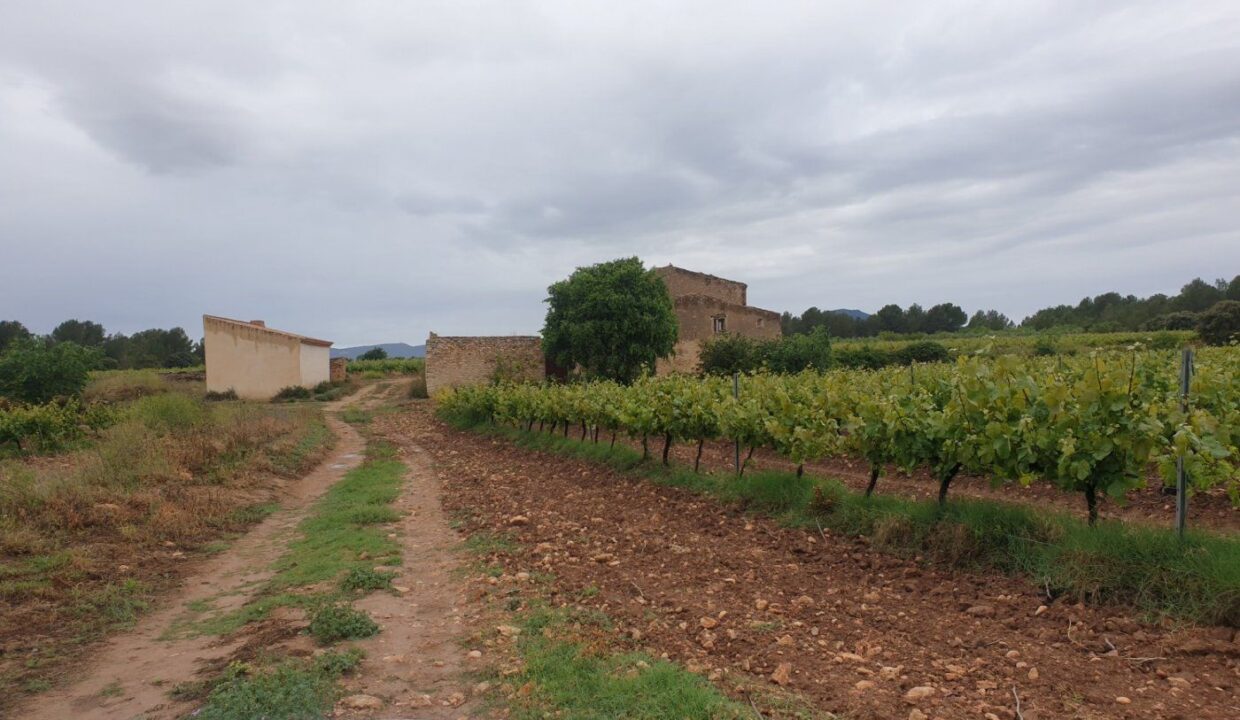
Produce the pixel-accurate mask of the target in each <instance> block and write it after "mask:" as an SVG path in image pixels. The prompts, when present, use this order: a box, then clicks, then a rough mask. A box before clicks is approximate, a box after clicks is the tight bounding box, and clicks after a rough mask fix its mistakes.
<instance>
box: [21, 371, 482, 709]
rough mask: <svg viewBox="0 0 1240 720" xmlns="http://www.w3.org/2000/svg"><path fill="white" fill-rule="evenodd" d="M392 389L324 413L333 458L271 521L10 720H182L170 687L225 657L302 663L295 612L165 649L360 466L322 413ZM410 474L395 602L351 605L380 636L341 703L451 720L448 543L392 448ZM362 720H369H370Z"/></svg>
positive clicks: (430, 484) (409, 450)
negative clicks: (262, 656) (356, 698)
mask: <svg viewBox="0 0 1240 720" xmlns="http://www.w3.org/2000/svg"><path fill="white" fill-rule="evenodd" d="M393 389H394V388H392V387H389V386H385V385H382V384H381V385H373V386H368V387H367V388H365V389H363V391H362V392H361V393H360V394H359V395H356V396H354V397H349V398H345V399H344V400H341V401H339V402H337V403H333V404H332V405H330V406H328V410H329V413H328V416H327V420H328V423H329V426H330V427H331V429H332V431H333V432H334V433H335V434H336V436H337V438H338V441H337V445H336V449H335V450H334V451H333V453H332V455H331V456H330V457H329V458H328V459H327V460H326V461H325V462H323V463H322V464H321V465H320V466H319V467H318V468H317V469H316V470H314V471H313V472H312V473H310V474H309V475H307V476H305V477H303V478H301V479H300V480H298V481H296V482H295V483H293V484H291V485H290V486H289V487H288V488H287V490H286V495H285V498H284V500H283V502H282V507H281V509H280V510H279V511H277V512H276V513H275V514H273V515H272V516H271V517H269V518H267V519H266V520H265V521H263V522H262V523H260V524H259V525H257V526H255V527H254V528H253V529H252V530H251V531H250V532H249V533H247V534H246V535H245V536H244V537H242V538H240V539H238V540H237V541H236V542H235V543H233V545H232V546H230V547H229V548H228V549H227V550H225V551H224V552H222V553H220V554H219V555H217V556H215V557H213V558H211V559H209V560H207V561H205V562H203V563H202V564H201V566H200V567H198V568H197V569H196V571H195V572H193V574H192V575H191V576H190V577H188V578H187V579H186V580H185V582H184V585H183V588H182V590H181V591H180V592H179V593H177V594H176V595H175V596H173V597H169V598H167V599H166V600H165V601H164V602H162V603H161V606H160V608H159V609H157V610H156V611H155V612H153V613H151V614H150V615H148V616H146V617H145V618H143V619H142V620H141V621H140V622H139V623H138V625H137V626H136V627H135V628H134V629H133V630H131V631H128V632H124V633H121V634H118V635H116V636H114V637H113V638H111V639H110V640H108V641H107V642H105V643H103V644H102V646H101V647H99V648H98V649H97V650H95V651H94V652H93V653H92V654H91V659H90V660H89V661H88V662H87V663H86V664H85V665H84V666H83V667H82V668H81V670H80V672H79V673H78V677H77V679H76V680H75V681H73V682H72V683H71V684H69V685H67V686H66V687H63V688H60V689H57V690H54V691H52V692H48V693H46V694H43V695H41V696H39V697H37V698H33V699H31V700H30V701H29V702H27V703H26V706H25V707H23V708H20V709H18V710H17V711H15V713H14V714H13V715H12V717H14V718H18V717H20V718H23V719H25V718H30V719H32V720H40V719H43V718H46V719H47V720H64V719H65V718H74V719H75V720H79V719H80V720H104V719H108V720H111V719H124V720H129V719H130V718H143V719H144V720H157V719H164V718H176V717H183V716H185V715H187V714H189V713H192V712H193V710H194V709H195V708H196V707H197V706H198V705H200V704H201V702H184V701H177V700H174V699H172V698H171V697H170V695H169V691H170V690H171V689H172V688H173V687H175V686H176V685H177V684H178V683H185V682H191V681H195V680H201V679H204V678H209V677H212V676H213V675H214V674H216V673H218V672H219V671H220V669H221V668H222V667H223V666H224V665H226V664H227V662H228V661H229V660H230V659H232V658H236V657H253V656H254V655H255V654H256V653H260V652H270V651H276V652H277V654H279V653H284V654H291V655H306V654H310V653H312V652H313V651H314V646H313V643H312V642H311V641H310V640H309V638H307V637H306V636H304V635H302V634H300V632H299V631H300V630H302V629H303V628H304V626H305V620H304V618H303V617H302V616H301V613H299V612H283V611H278V612H277V613H276V614H275V615H274V616H273V617H272V618H270V619H268V620H264V621H262V622H259V623H255V624H254V625H251V626H247V627H246V628H243V629H242V630H240V631H238V632H237V633H234V634H233V635H231V636H229V637H226V638H219V637H215V636H210V635H200V636H196V637H176V634H177V633H176V631H177V629H178V627H179V623H181V622H182V621H184V620H187V619H190V618H193V617H195V613H194V612H193V611H192V609H191V607H192V606H194V605H195V604H200V603H204V602H209V603H210V604H211V606H212V607H213V608H214V609H216V610H229V609H235V608H238V607H241V606H242V605H243V604H245V603H246V602H247V601H249V600H251V599H252V598H253V597H254V596H255V594H256V593H257V592H258V591H259V589H260V588H261V587H262V584H263V582H264V581H265V580H267V579H268V578H270V577H271V575H272V563H273V562H274V561H275V560H276V559H277V558H278V557H280V555H281V554H282V553H283V552H284V548H285V546H286V545H287V543H288V542H289V540H290V539H292V538H293V537H294V536H295V528H296V527H297V524H298V523H299V522H300V521H301V520H302V519H303V518H304V517H305V516H306V513H307V512H308V510H309V509H310V506H311V504H312V502H313V501H314V500H315V499H317V498H318V497H319V496H321V495H322V494H323V493H324V492H325V491H326V490H327V489H328V488H329V487H331V486H332V484H333V483H335V482H337V481H338V480H340V479H341V478H342V477H343V476H344V474H345V473H346V472H348V471H349V470H350V469H352V468H354V467H356V466H357V465H359V464H360V463H361V462H362V460H363V452H364V450H365V441H364V440H363V438H362V437H361V435H359V434H358V432H357V431H356V430H354V429H353V428H352V427H350V426H349V425H347V424H345V423H343V422H341V421H340V420H338V419H336V418H335V417H334V416H333V415H332V414H331V413H332V412H334V411H337V410H340V409H342V408H344V407H346V406H353V405H358V406H362V407H366V406H373V405H374V404H376V403H377V402H380V401H382V400H383V399H384V398H383V396H384V395H386V394H388V393H390V392H391V391H392V390H393ZM401 455H402V460H404V461H405V462H406V463H407V464H408V465H409V468H410V473H409V476H408V481H407V482H406V484H405V487H404V489H403V491H402V495H401V496H400V498H398V499H397V501H396V506H397V507H398V508H399V509H401V510H403V511H405V512H404V517H403V519H402V520H401V521H400V522H399V523H397V525H396V526H395V527H393V528H392V531H393V532H395V533H397V534H399V536H400V537H401V539H402V542H403V543H404V546H405V547H404V558H405V564H404V566H403V567H402V568H401V575H400V577H399V579H398V580H397V583H396V584H397V586H398V587H399V588H400V590H399V591H398V592H397V593H385V592H379V593H374V594H372V595H370V596H368V597H366V598H363V599H362V600H360V601H358V602H357V603H356V606H357V607H359V608H363V609H365V610H367V611H368V612H369V613H371V614H372V616H373V617H374V619H375V620H376V621H377V622H378V623H379V624H380V625H381V626H382V627H383V632H381V633H380V634H379V635H377V636H376V637H374V638H371V639H369V640H366V641H362V642H360V643H357V644H358V645H359V646H361V647H363V648H364V649H365V650H366V651H367V654H368V659H367V660H366V661H365V662H364V663H363V665H362V667H361V668H360V669H359V671H358V672H357V674H356V675H354V676H352V677H350V678H348V679H347V683H346V684H347V689H348V692H351V693H368V694H373V695H376V696H379V697H381V698H383V699H384V700H385V701H386V702H387V704H388V708H387V710H388V711H390V712H391V713H398V714H402V715H404V714H407V713H409V712H410V711H412V710H413V709H416V712H417V716H418V717H426V718H438V717H448V718H455V717H458V716H459V715H460V713H461V710H462V708H459V707H458V706H460V705H461V703H460V702H458V700H457V698H456V697H455V696H456V695H458V694H460V693H459V690H458V689H457V688H456V686H455V685H454V684H453V683H452V682H451V681H452V680H453V679H454V678H456V677H457V675H458V674H459V669H460V666H461V663H462V662H463V661H462V660H461V659H460V658H461V655H462V654H463V651H461V650H460V649H459V648H458V647H456V646H455V644H454V640H453V639H454V638H455V637H456V636H457V635H458V634H459V633H460V624H461V623H462V619H461V616H460V612H461V611H460V605H461V602H460V592H461V591H460V587H459V583H458V582H456V581H455V580H454V578H453V577H452V576H451V574H450V570H451V567H452V566H453V564H454V563H455V560H456V558H455V556H454V555H453V553H452V550H453V549H454V547H455V546H456V545H457V544H458V543H459V540H458V539H457V537H456V535H455V534H454V533H453V532H452V531H451V530H450V529H449V528H448V526H447V522H446V520H445V519H444V517H443V514H442V512H441V511H440V509H439V503H438V494H439V487H438V484H437V482H436V476H435V474H434V473H433V471H432V470H431V468H430V463H429V461H428V460H427V459H425V457H424V454H423V453H421V451H420V450H419V449H418V448H417V447H416V446H413V445H411V444H408V443H405V444H402V448H401ZM339 715H340V716H348V715H349V713H348V711H346V710H344V709H342V710H341V712H340V714H339ZM367 716H370V715H369V714H368V715H367Z"/></svg>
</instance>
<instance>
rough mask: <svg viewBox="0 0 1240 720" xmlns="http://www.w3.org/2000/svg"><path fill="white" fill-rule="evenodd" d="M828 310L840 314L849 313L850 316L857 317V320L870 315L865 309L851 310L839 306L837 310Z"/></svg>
mask: <svg viewBox="0 0 1240 720" xmlns="http://www.w3.org/2000/svg"><path fill="white" fill-rule="evenodd" d="M827 312H832V313H838V314H840V315H847V316H848V317H851V318H855V319H857V320H865V319H866V318H868V317H869V316H870V314H869V313H868V312H865V311H863V310H849V309H848V308H837V309H835V310H828V311H827Z"/></svg>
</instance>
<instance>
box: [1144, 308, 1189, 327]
mask: <svg viewBox="0 0 1240 720" xmlns="http://www.w3.org/2000/svg"><path fill="white" fill-rule="evenodd" d="M1200 318H1201V316H1200V315H1199V314H1197V313H1195V312H1173V313H1167V314H1166V315H1159V316H1158V317H1156V318H1154V319H1153V320H1147V321H1146V322H1145V323H1144V324H1143V325H1142V326H1141V328H1142V329H1143V330H1192V329H1194V328H1196V327H1197V321H1198V320H1199V319H1200Z"/></svg>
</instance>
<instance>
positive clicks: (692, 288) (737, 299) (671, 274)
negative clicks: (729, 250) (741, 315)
mask: <svg viewBox="0 0 1240 720" xmlns="http://www.w3.org/2000/svg"><path fill="white" fill-rule="evenodd" d="M654 272H655V274H656V275H658V276H659V277H661V278H663V284H664V285H666V286H667V293H668V294H669V295H671V296H672V299H673V300H675V299H676V298H679V297H682V296H686V295H704V296H706V297H711V298H715V299H717V300H721V301H723V302H727V303H732V304H733V305H746V304H748V301H747V300H746V287H747V286H746V285H745V283H743V282H736V281H735V280H725V279H724V278H721V277H715V276H714V275H707V274H706V273H700V272H694V271H692V270H685V269H684V268H678V267H676V266H675V265H665V266H664V267H660V268H655V269H654Z"/></svg>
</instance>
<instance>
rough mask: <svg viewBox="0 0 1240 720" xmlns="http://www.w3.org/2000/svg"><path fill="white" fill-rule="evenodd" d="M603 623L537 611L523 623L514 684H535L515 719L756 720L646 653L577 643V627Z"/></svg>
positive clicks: (695, 678) (707, 686) (515, 710)
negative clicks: (608, 651) (615, 651)
mask: <svg viewBox="0 0 1240 720" xmlns="http://www.w3.org/2000/svg"><path fill="white" fill-rule="evenodd" d="M597 620H599V619H598V618H592V617H581V616H579V615H572V616H570V615H568V614H566V613H564V612H552V611H539V612H535V613H532V614H531V615H529V616H526V617H525V618H523V619H522V620H521V624H522V627H523V632H522V633H521V635H520V640H519V642H518V650H519V652H520V654H521V657H522V659H523V660H524V664H523V669H522V672H521V673H520V674H519V675H517V676H516V677H515V678H514V679H513V680H512V681H511V682H512V684H513V686H514V687H521V686H524V685H526V684H527V683H528V684H529V687H530V688H532V691H531V692H530V693H529V695H528V696H525V697H521V696H517V697H516V698H515V699H514V703H515V707H514V708H513V714H512V717H514V718H518V719H519V720H534V719H535V718H544V717H575V718H637V719H639V720H644V719H649V720H655V719H656V718H671V717H675V718H703V719H706V718H710V719H711V720H719V719H722V718H742V717H751V714H750V709H749V708H748V707H746V706H743V705H740V704H739V703H736V702H733V701H731V700H729V699H728V698H726V697H724V696H723V695H722V694H721V693H720V692H719V691H718V690H716V689H715V688H714V687H712V686H711V685H710V683H708V682H706V680H705V679H703V678H701V677H699V676H697V675H694V674H692V673H690V672H689V671H687V670H685V669H684V668H682V667H680V666H678V665H675V664H673V663H670V662H667V661H664V660H655V659H653V658H651V657H649V656H647V655H644V654H641V653H624V654H602V653H599V652H597V651H592V650H590V649H587V645H586V643H584V642H581V641H580V640H579V639H577V638H575V637H574V636H573V635H574V633H579V632H580V631H579V630H574V628H576V627H579V626H581V625H582V624H586V625H589V624H591V623H592V622H595V621H597Z"/></svg>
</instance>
